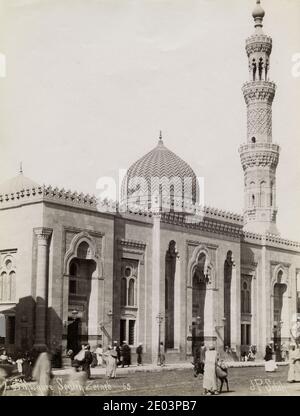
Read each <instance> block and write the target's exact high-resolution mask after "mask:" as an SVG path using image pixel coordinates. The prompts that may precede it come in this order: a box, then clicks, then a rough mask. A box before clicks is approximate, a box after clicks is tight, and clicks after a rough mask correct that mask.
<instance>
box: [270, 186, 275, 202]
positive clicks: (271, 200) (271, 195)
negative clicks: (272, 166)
mask: <svg viewBox="0 0 300 416" xmlns="http://www.w3.org/2000/svg"><path fill="white" fill-rule="evenodd" d="M273 192H274V184H273V182H271V192H270V205H271V207H272V206H273V200H274V197H273Z"/></svg>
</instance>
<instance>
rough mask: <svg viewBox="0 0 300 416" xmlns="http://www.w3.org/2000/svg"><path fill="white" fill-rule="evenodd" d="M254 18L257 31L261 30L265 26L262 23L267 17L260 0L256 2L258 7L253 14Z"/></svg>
mask: <svg viewBox="0 0 300 416" xmlns="http://www.w3.org/2000/svg"><path fill="white" fill-rule="evenodd" d="M252 16H253V18H254V23H255V25H254V27H255V28H256V30H261V28H262V26H263V25H262V22H263V19H264V17H265V11H264V9H263V8H262V7H261V4H260V0H256V6H255V8H254V10H253V12H252Z"/></svg>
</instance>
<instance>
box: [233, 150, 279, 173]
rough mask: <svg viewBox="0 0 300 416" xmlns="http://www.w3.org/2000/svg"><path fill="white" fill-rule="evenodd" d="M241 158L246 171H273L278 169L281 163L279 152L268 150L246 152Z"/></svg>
mask: <svg viewBox="0 0 300 416" xmlns="http://www.w3.org/2000/svg"><path fill="white" fill-rule="evenodd" d="M240 156H241V162H242V166H243V169H244V170H246V169H247V168H253V167H258V168H264V167H269V168H272V169H276V167H277V165H278V161H279V152H272V151H268V150H265V151H262V150H257V151H251V152H245V151H244V152H242V153H241V155H240Z"/></svg>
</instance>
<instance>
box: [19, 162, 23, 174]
mask: <svg viewBox="0 0 300 416" xmlns="http://www.w3.org/2000/svg"><path fill="white" fill-rule="evenodd" d="M19 174H20V175H22V174H23V164H22V162H20V166H19Z"/></svg>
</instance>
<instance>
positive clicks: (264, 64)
mask: <svg viewBox="0 0 300 416" xmlns="http://www.w3.org/2000/svg"><path fill="white" fill-rule="evenodd" d="M252 16H253V18H254V22H255V28H256V30H255V33H254V34H253V35H252V36H250V37H249V38H248V39H247V40H246V52H247V55H248V67H249V81H248V82H246V83H245V84H244V85H243V94H244V98H245V102H246V105H247V143H246V144H243V145H241V146H240V149H239V152H240V156H241V162H242V167H243V170H244V195H245V202H244V228H245V230H247V231H252V232H259V233H263V234H264V233H270V234H278V231H277V227H276V215H277V207H276V168H277V165H278V161H279V151H280V148H279V146H278V145H275V144H273V141H272V103H273V100H274V96H275V91H276V85H275V83H274V82H271V81H270V80H269V70H270V56H271V52H272V38H270V37H269V36H267V35H265V34H264V33H263V31H262V29H261V28H262V22H263V18H264V16H265V11H264V10H263V8H262V7H261V4H260V0H257V1H256V7H255V9H254V10H253V13H252Z"/></svg>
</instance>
